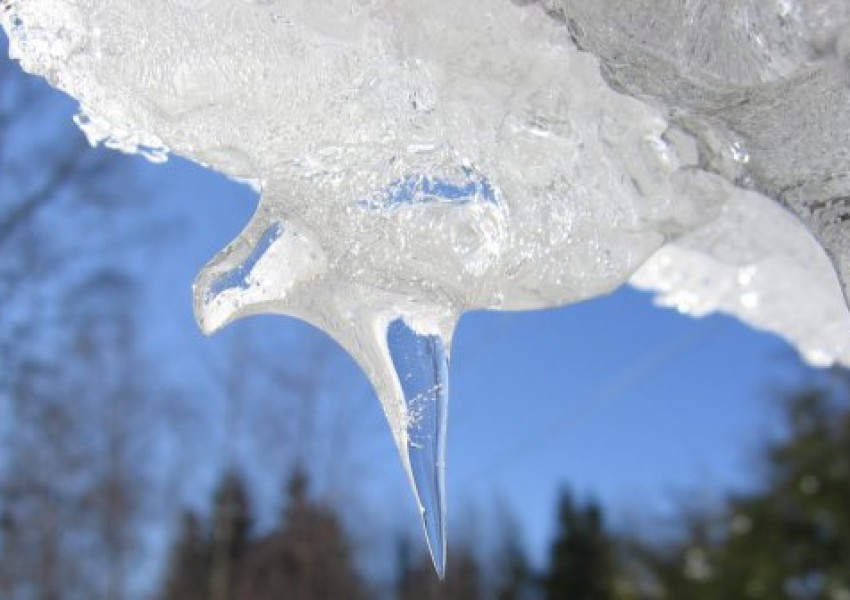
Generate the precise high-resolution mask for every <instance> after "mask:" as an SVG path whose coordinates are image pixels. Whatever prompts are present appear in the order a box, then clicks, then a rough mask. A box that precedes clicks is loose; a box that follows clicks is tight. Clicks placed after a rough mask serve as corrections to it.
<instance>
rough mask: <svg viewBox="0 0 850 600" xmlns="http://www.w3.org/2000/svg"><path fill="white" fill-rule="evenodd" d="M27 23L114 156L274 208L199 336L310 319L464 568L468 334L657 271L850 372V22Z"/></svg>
mask: <svg viewBox="0 0 850 600" xmlns="http://www.w3.org/2000/svg"><path fill="white" fill-rule="evenodd" d="M5 6H6V8H5V9H4V12H3V17H2V19H3V25H4V27H5V29H6V31H7V33H8V34H9V36H10V40H11V51H12V53H13V55H14V56H15V57H17V58H18V59H19V60H20V61H21V63H22V65H23V66H24V68H26V69H28V70H29V71H31V72H33V73H37V74H40V75H42V76H44V77H45V78H47V79H48V80H49V81H50V82H51V83H52V84H53V85H55V86H57V87H58V88H60V89H62V90H64V91H66V92H68V93H69V94H71V95H72V96H74V97H75V98H77V99H79V101H80V103H81V106H82V109H81V114H80V116H79V117H78V119H77V121H78V123H79V124H80V126H81V128H82V129H83V130H84V131H85V133H86V134H87V135H88V136H89V139H90V140H91V141H92V143H98V142H103V143H106V144H107V145H110V146H112V147H115V148H117V149H119V150H123V151H127V152H141V153H144V154H145V155H147V156H148V157H150V158H152V159H154V160H161V159H162V158H164V156H165V155H166V153H167V152H169V151H171V152H175V153H178V154H181V155H183V156H187V157H189V158H191V159H193V160H196V161H198V162H200V163H203V164H206V165H209V166H211V167H213V168H215V169H217V170H219V171H222V172H224V173H226V174H228V175H230V176H232V177H234V178H238V179H241V180H247V181H250V182H252V183H253V184H254V185H255V186H256V187H257V188H258V189H260V190H261V193H262V198H261V202H260V206H259V208H258V210H257V212H256V214H255V215H254V217H253V218H252V220H251V222H250V223H249V224H248V225H247V227H246V228H245V230H244V231H243V232H242V234H241V235H240V236H239V237H238V238H237V239H236V240H235V241H234V242H232V243H231V244H230V245H229V246H228V247H227V248H226V249H225V250H224V251H223V252H222V253H220V254H219V255H218V256H217V257H216V258H214V259H213V260H212V261H211V262H210V264H209V265H207V267H205V269H204V270H203V271H202V273H201V274H200V275H199V277H198V279H197V281H196V286H195V304H196V314H197V316H198V321H199V323H200V325H201V327H202V329H203V330H204V331H206V332H213V331H215V330H217V329H219V328H220V327H222V326H224V325H225V324H227V323H228V322H230V321H232V320H234V319H236V318H239V317H242V316H246V315H250V314H256V313H280V314H287V315H293V316H296V317H299V318H301V319H304V320H306V321H309V322H311V323H313V324H315V325H317V326H318V327H320V328H322V329H323V330H325V331H327V332H328V333H329V334H330V335H332V336H333V337H334V338H335V339H336V340H337V341H338V342H339V343H340V344H341V345H342V346H343V347H345V348H346V349H347V350H348V351H349V352H350V353H351V354H352V356H354V357H355V359H356V360H357V361H358V363H359V364H360V365H361V367H362V368H363V370H364V371H365V372H366V374H367V375H368V376H369V378H370V380H371V381H372V383H373V384H374V386H375V389H376V390H377V393H378V396H379V398H380V400H381V403H382V405H383V408H384V412H385V414H386V416H387V419H388V421H389V424H390V426H391V429H392V432H393V436H394V438H395V442H396V445H397V447H398V450H399V453H400V454H401V457H402V462H403V464H404V466H405V468H406V470H407V472H408V475H409V477H410V480H411V482H412V484H413V486H414V488H415V491H416V493H417V498H418V499H419V505H420V508H421V510H422V513H423V519H424V524H425V529H426V534H427V536H428V539H429V541H430V543H431V548H432V556H433V557H434V559H435V563H436V564H437V566H438V569H439V570H441V569H442V565H443V562H444V544H445V537H444V528H445V521H444V515H443V511H444V502H443V498H444V491H443V489H442V488H443V472H442V465H443V444H444V440H445V437H444V433H445V432H444V429H445V420H446V414H445V410H446V400H447V375H446V371H447V364H448V355H449V353H450V346H451V336H452V332H453V329H454V325H455V323H456V321H457V319H458V318H459V316H460V315H461V314H462V313H463V312H464V311H466V310H470V309H475V308H490V309H510V310H513V309H532V308H539V307H547V306H554V305H562V304H568V303H571V302H575V301H578V300H582V299H585V298H590V297H593V296H597V295H600V294H604V293H606V292H608V291H610V290H613V289H614V288H616V287H617V286H619V285H621V284H622V283H624V282H625V281H627V280H629V278H630V277H632V281H633V282H634V283H635V284H636V285H639V286H642V287H647V288H650V289H655V290H658V291H659V292H661V296H660V299H661V300H660V301H661V302H662V303H664V304H668V305H674V306H676V307H677V308H679V309H680V310H682V311H683V312H688V313H690V314H703V313H705V312H708V311H710V310H715V309H721V310H726V311H730V312H733V313H735V314H737V315H739V316H740V317H741V318H742V319H745V320H747V321H748V322H751V323H753V324H755V325H757V326H760V327H764V328H768V329H771V330H773V331H776V332H778V333H780V334H782V335H785V336H786V337H788V338H789V339H791V340H792V341H794V342H795V343H796V344H797V345H798V347H800V348H801V350H802V351H803V353H804V355H805V356H807V357H808V358H809V359H811V360H814V361H815V362H818V363H820V364H827V363H829V362H831V361H834V360H841V361H843V362H844V363H845V364H850V349H848V345H847V342H846V341H845V340H846V339H847V333H848V332H850V318H848V312H847V309H846V305H845V303H844V302H843V300H842V296H841V287H840V283H843V284H844V286H845V287H844V289H845V290H848V289H850V288H848V287H847V285H848V283H850V235H848V231H847V229H848V227H847V225H846V224H847V222H848V220H850V208H849V207H850V201H848V198H850V176H848V173H850V88H848V54H850V27H848V23H849V22H850V9H848V8H847V3H846V2H844V1H843V0H835V1H830V0H811V1H807V2H803V1H802V0H724V1H720V2H718V1H716V0H659V1H657V2H655V1H654V2H647V1H645V0H609V1H604V2H579V1H575V2H574V1H572V0H540V1H537V2H535V1H533V0H531V1H529V0H523V1H520V0H465V1H464V2H458V1H457V0H309V1H308V0H286V1H283V0H243V1H234V0H195V1H192V0H146V1H145V2H135V1H132V0H26V1H23V0H11V1H10V0H5ZM777 201H778V203H777ZM780 204H781V205H783V206H784V207H786V208H788V209H790V210H791V212H793V214H795V215H796V217H798V218H799V220H800V221H802V222H803V223H804V224H805V225H806V227H807V230H805V229H802V228H801V227H800V225H799V222H798V221H796V220H794V219H793V218H792V217H791V216H790V214H789V213H787V212H786V211H785V209H783V208H781V207H780ZM812 235H813V236H814V237H812ZM824 248H825V249H826V251H827V254H828V256H829V258H826V256H825V255H824V254H823V249H824ZM830 259H831V260H832V262H830ZM832 265H834V266H835V268H836V269H835V270H837V273H838V276H839V278H836V276H835V270H833V267H832ZM638 269H640V270H639V271H638ZM635 271H637V273H635ZM633 274H634V275H633Z"/></svg>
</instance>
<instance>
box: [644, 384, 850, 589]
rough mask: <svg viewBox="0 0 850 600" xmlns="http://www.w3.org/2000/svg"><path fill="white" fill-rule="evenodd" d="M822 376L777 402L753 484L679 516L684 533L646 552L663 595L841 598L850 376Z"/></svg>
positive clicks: (848, 513) (847, 572) (847, 577)
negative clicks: (779, 423)
mask: <svg viewBox="0 0 850 600" xmlns="http://www.w3.org/2000/svg"><path fill="white" fill-rule="evenodd" d="M827 379H828V380H827V381H821V382H820V383H818V384H815V385H810V386H809V387H807V388H806V389H801V390H799V391H798V392H796V393H793V394H792V395H790V396H789V398H788V399H787V401H786V402H785V404H784V407H783V418H784V420H785V430H786V432H787V433H786V435H785V436H784V437H783V438H782V439H781V440H779V441H777V442H774V443H771V444H768V445H767V446H766V447H764V449H763V454H762V459H763V464H764V467H765V477H764V478H763V481H762V485H761V486H760V487H759V488H758V489H756V490H755V491H753V492H750V493H746V494H734V495H730V496H729V497H728V498H727V499H726V501H725V506H724V507H723V509H722V510H721V511H718V512H717V513H716V514H691V515H688V517H687V518H688V520H689V522H690V523H691V526H690V528H689V531H688V535H687V536H685V538H684V539H683V540H681V541H680V542H679V543H678V544H676V545H675V546H674V547H672V548H668V549H667V550H666V552H665V551H663V550H662V551H656V552H655V553H654V554H652V553H651V552H650V553H649V554H650V555H651V556H650V559H649V560H648V561H647V562H648V564H650V565H651V569H652V571H653V572H654V574H655V576H656V578H657V580H658V582H659V584H660V587H661V588H662V590H663V592H664V595H665V597H668V598H679V597H687V598H694V599H697V600H700V599H703V598H704V599H706V600H708V599H713V598H764V599H769V600H792V599H793V600H798V599H805V600H808V599H811V600H819V599H821V598H824V599H827V598H829V599H831V598H843V597H850V510H848V506H850V373H848V372H847V371H836V372H834V373H833V374H832V375H830V376H829V377H828V378H827Z"/></svg>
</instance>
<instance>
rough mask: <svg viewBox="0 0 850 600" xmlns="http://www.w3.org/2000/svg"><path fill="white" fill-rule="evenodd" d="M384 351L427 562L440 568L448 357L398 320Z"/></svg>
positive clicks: (434, 339) (437, 343)
mask: <svg viewBox="0 0 850 600" xmlns="http://www.w3.org/2000/svg"><path fill="white" fill-rule="evenodd" d="M387 348H388V349H389V353H390V357H391V358H392V363H393V366H394V367H395V371H396V376H397V377H398V382H399V385H400V386H401V389H402V393H403V395H404V399H405V404H406V407H407V427H406V430H407V445H406V448H405V450H406V451H407V462H408V464H409V473H410V476H411V483H412V485H413V490H414V493H415V494H416V498H417V500H418V502H419V510H420V514H421V516H422V525H423V526H424V528H425V536H426V537H427V539H428V547H429V549H430V551H431V558H432V560H433V561H434V567H435V568H436V569H437V574H438V575H439V576H440V579H442V578H443V575H444V574H445V568H446V519H445V515H446V500H445V445H446V424H447V419H448V414H447V408H448V354H447V352H446V347H445V345H444V343H443V340H442V338H441V337H440V336H438V335H421V334H419V333H417V332H416V331H414V330H413V329H411V328H410V327H408V325H407V324H406V323H405V322H404V320H402V319H397V320H395V321H393V322H391V323H390V325H389V327H388V328H387Z"/></svg>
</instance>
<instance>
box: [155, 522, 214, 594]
mask: <svg viewBox="0 0 850 600" xmlns="http://www.w3.org/2000/svg"><path fill="white" fill-rule="evenodd" d="M209 565H210V543H209V539H208V536H207V535H206V533H205V532H204V527H203V524H202V523H201V520H200V519H199V518H198V517H197V515H195V514H194V513H192V512H189V511H186V512H184V513H183V515H182V517H181V522H180V532H179V534H178V536H177V539H176V541H175V544H174V548H173V549H172V551H171V557H170V559H169V563H168V567H167V573H166V575H165V585H164V586H163V588H164V589H163V592H162V595H161V596H160V597H161V598H162V600H208V598H209V580H210V579H209Z"/></svg>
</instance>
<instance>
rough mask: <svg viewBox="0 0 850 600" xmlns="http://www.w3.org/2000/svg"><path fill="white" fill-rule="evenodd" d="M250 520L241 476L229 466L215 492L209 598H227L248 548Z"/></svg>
mask: <svg viewBox="0 0 850 600" xmlns="http://www.w3.org/2000/svg"><path fill="white" fill-rule="evenodd" d="M252 524H253V517H252V515H251V506H250V501H249V499H248V492H247V490H246V489H245V483H244V481H243V479H242V477H241V476H240V475H239V473H238V472H236V471H235V470H232V469H231V470H229V471H227V472H226V473H225V475H224V477H223V478H222V480H221V483H220V484H219V487H218V490H216V494H215V506H214V512H213V531H212V561H211V565H210V599H211V600H231V599H232V598H233V590H234V587H235V581H236V577H237V571H238V569H239V566H240V564H241V562H242V560H243V558H244V555H245V552H246V550H247V548H248V536H249V534H250V531H251V526H252Z"/></svg>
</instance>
